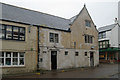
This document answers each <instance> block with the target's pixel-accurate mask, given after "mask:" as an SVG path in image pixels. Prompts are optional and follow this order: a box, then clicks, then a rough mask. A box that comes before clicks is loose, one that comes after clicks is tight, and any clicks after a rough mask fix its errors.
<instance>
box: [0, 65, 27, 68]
mask: <svg viewBox="0 0 120 80" xmlns="http://www.w3.org/2000/svg"><path fill="white" fill-rule="evenodd" d="M0 68H25V65H23V66H0Z"/></svg>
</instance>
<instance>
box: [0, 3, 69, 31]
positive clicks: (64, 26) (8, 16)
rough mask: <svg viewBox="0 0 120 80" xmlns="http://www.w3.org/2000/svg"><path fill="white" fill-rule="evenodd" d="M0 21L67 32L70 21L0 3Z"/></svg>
mask: <svg viewBox="0 0 120 80" xmlns="http://www.w3.org/2000/svg"><path fill="white" fill-rule="evenodd" d="M0 9H2V12H1V13H0V15H2V17H0V19H1V20H8V21H14V22H21V23H27V24H31V25H39V26H40V25H44V26H47V27H50V28H55V29H61V30H68V29H69V24H70V20H69V19H64V18H61V17H57V16H53V15H49V14H46V13H42V12H37V11H33V10H29V9H24V8H20V7H16V6H12V5H9V4H4V3H1V2H0Z"/></svg>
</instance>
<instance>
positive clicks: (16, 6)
mask: <svg viewBox="0 0 120 80" xmlns="http://www.w3.org/2000/svg"><path fill="white" fill-rule="evenodd" d="M0 3H1V4H4V5H8V6H12V7H16V8H20V9H24V10H28V11H33V12H37V13H41V14H45V15H49V16H53V17H57V18H61V19H64V20H69V21H70V19H66V18H63V17H59V16H55V15H52V14H48V13H44V12H40V11H37V10H32V9H28V8H24V7H19V6H15V5H11V4H7V3H3V2H0Z"/></svg>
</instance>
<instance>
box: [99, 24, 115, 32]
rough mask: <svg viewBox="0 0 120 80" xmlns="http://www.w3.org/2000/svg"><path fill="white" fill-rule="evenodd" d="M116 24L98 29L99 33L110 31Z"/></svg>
mask: <svg viewBox="0 0 120 80" xmlns="http://www.w3.org/2000/svg"><path fill="white" fill-rule="evenodd" d="M116 25H117V24H111V25H107V26H104V27H100V28H99V29H98V31H99V32H104V31H109V30H112V29H113V28H114V27H115V26H116Z"/></svg>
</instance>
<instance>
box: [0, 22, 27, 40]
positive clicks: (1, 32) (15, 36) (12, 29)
mask: <svg viewBox="0 0 120 80" xmlns="http://www.w3.org/2000/svg"><path fill="white" fill-rule="evenodd" d="M0 38H1V39H7V40H20V41H25V28H22V27H16V26H9V25H1V24H0Z"/></svg>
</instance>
